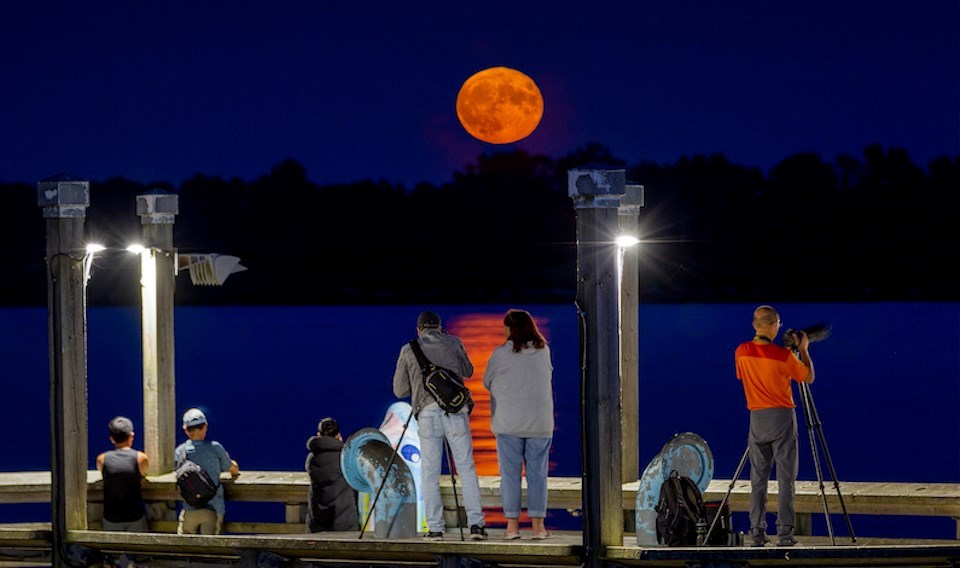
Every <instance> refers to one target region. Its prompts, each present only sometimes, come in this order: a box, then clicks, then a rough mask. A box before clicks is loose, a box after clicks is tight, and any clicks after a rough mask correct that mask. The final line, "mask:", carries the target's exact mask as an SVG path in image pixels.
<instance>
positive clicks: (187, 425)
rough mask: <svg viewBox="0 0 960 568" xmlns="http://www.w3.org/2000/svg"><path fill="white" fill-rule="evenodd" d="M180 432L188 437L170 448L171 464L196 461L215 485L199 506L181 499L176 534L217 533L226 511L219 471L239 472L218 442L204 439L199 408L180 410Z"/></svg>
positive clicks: (231, 473) (176, 465) (201, 413)
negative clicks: (181, 426) (209, 498)
mask: <svg viewBox="0 0 960 568" xmlns="http://www.w3.org/2000/svg"><path fill="white" fill-rule="evenodd" d="M183 432H184V433H185V434H186V435H187V438H188V440H187V441H186V442H184V443H182V444H180V445H179V446H177V448H176V449H175V450H174V451H173V463H174V467H177V468H179V467H180V466H181V465H183V462H185V461H187V460H190V461H192V462H194V463H196V464H197V465H199V466H200V469H202V470H203V471H204V473H206V474H207V476H209V478H210V479H211V480H213V482H214V483H216V484H217V494H216V495H215V496H214V497H213V499H211V500H210V502H209V503H207V504H206V505H204V506H203V507H199V508H195V507H192V506H190V505H189V504H188V503H186V502H184V503H183V509H182V510H181V511H180V522H179V524H178V525H177V534H220V532H221V531H222V530H223V516H224V514H225V513H226V506H225V504H224V500H223V484H221V483H220V473H221V472H225V471H228V472H230V475H232V476H234V477H236V476H237V475H238V474H239V473H240V466H239V465H237V462H236V461H234V460H232V459H230V454H228V453H227V450H226V449H224V447H223V446H222V445H220V442H212V441H211V442H208V441H207V417H206V415H205V414H204V413H203V411H202V410H200V409H199V408H191V409H189V410H187V411H186V412H184V413H183Z"/></svg>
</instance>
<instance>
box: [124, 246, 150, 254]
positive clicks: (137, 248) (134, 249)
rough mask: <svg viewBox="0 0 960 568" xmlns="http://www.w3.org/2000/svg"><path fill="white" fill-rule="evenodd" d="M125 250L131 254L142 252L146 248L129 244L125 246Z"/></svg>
mask: <svg viewBox="0 0 960 568" xmlns="http://www.w3.org/2000/svg"><path fill="white" fill-rule="evenodd" d="M127 250H128V251H130V252H132V253H133V254H143V252H144V251H145V250H147V249H146V248H145V247H144V246H143V245H130V246H128V247H127Z"/></svg>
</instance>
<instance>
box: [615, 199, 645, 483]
mask: <svg viewBox="0 0 960 568" xmlns="http://www.w3.org/2000/svg"><path fill="white" fill-rule="evenodd" d="M641 209H643V186H642V185H637V184H633V183H627V184H626V187H625V191H624V195H623V197H621V198H620V206H619V207H618V208H617V212H618V214H619V223H620V235H621V236H620V237H618V239H617V244H618V246H619V247H620V251H619V252H620V258H619V259H618V260H619V268H620V279H619V280H620V282H619V288H620V390H621V398H622V403H623V423H622V424H621V435H620V439H621V441H622V443H621V446H622V451H623V456H622V464H621V467H622V469H621V471H622V475H621V477H622V479H623V480H624V481H635V480H637V479H639V478H640V272H639V270H640V269H639V261H638V256H639V254H638V251H637V244H638V243H639V239H638V237H639V233H638V227H637V217H638V216H639V214H640V210H641Z"/></svg>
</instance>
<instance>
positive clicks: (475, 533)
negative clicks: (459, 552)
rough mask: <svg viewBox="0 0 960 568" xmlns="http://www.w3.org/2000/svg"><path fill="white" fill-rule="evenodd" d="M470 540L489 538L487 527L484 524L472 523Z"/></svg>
mask: <svg viewBox="0 0 960 568" xmlns="http://www.w3.org/2000/svg"><path fill="white" fill-rule="evenodd" d="M470 540H487V529H485V528H484V527H483V526H482V525H470Z"/></svg>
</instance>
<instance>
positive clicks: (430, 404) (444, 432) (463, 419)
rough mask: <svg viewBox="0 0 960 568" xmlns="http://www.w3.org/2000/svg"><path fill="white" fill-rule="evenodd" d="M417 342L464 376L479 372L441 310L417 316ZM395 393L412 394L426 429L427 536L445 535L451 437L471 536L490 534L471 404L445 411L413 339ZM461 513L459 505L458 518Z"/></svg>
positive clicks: (419, 420) (423, 469)
mask: <svg viewBox="0 0 960 568" xmlns="http://www.w3.org/2000/svg"><path fill="white" fill-rule="evenodd" d="M417 342H418V343H419V344H420V348H421V349H422V350H423V353H424V355H426V357H427V358H428V359H429V360H430V362H431V363H433V364H434V365H437V366H440V367H444V368H446V369H450V370H451V371H453V372H455V373H457V374H458V375H460V376H461V377H463V378H464V379H466V378H469V377H470V376H472V375H473V363H471V362H470V358H469V357H468V356H467V352H466V350H465V349H464V348H463V342H461V341H460V338H458V337H455V336H453V335H449V334H447V333H445V332H444V331H443V328H442V327H441V325H440V316H439V315H437V314H436V313H434V312H430V311H426V312H423V313H421V314H420V316H419V317H418V318H417ZM393 394H394V395H395V396H397V397H398V398H404V397H407V396H409V397H410V405H411V406H412V407H413V413H414V415H415V416H416V417H417V424H418V426H419V429H420V458H421V460H422V461H421V462H420V463H421V472H422V475H423V478H422V480H421V484H420V485H421V487H422V488H423V508H424V512H425V513H426V517H427V531H428V532H427V534H426V535H424V536H425V537H426V538H427V539H430V540H442V539H443V533H444V528H445V527H446V523H444V520H443V501H442V500H441V498H440V470H441V468H442V466H443V453H444V443H446V444H448V445H449V446H450V454H452V456H453V462H454V463H451V464H450V473H451V475H453V473H454V468H456V471H457V473H459V474H460V482H461V486H462V487H463V506H464V508H465V509H466V511H467V523H468V524H469V525H470V538H471V539H472V540H486V538H487V531H486V528H485V524H486V523H485V522H484V517H483V505H482V502H481V500H480V482H479V480H478V479H477V468H476V466H475V465H474V462H473V438H472V437H471V434H470V410H471V406H470V405H466V406H464V407H463V408H461V409H460V412H457V413H456V414H447V413H446V412H444V411H443V410H442V409H441V408H440V406H439V405H437V403H436V401H435V400H434V399H433V398H432V397H431V395H430V392H429V391H428V390H427V389H426V387H425V386H424V377H423V373H422V372H421V370H420V364H419V363H418V362H417V356H416V354H414V352H413V349H412V348H411V347H410V345H409V344H408V345H404V346H403V348H401V349H400V356H399V357H398V358H397V370H396V372H395V373H394V375H393ZM459 514H460V512H459V511H457V515H458V518H459Z"/></svg>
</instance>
